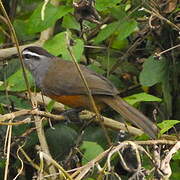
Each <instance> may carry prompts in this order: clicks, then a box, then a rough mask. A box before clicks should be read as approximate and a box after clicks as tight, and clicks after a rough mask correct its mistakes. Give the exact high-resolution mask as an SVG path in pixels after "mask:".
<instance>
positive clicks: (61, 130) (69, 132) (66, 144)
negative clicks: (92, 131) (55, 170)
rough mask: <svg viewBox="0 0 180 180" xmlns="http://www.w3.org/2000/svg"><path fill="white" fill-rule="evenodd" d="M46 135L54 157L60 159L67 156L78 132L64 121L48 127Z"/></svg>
mask: <svg viewBox="0 0 180 180" xmlns="http://www.w3.org/2000/svg"><path fill="white" fill-rule="evenodd" d="M45 135H46V139H47V142H48V145H49V148H50V151H51V153H52V155H53V158H55V159H56V160H58V161H62V160H64V158H65V157H67V155H68V154H69V152H70V150H71V148H72V147H73V146H74V145H75V143H76V140H77V132H76V131H75V130H74V129H72V128H71V127H68V126H66V125H64V124H62V122H61V123H59V124H57V125H54V126H53V128H48V129H47V131H46V132H45Z"/></svg>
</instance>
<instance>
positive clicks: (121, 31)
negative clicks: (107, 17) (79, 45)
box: [94, 19, 137, 44]
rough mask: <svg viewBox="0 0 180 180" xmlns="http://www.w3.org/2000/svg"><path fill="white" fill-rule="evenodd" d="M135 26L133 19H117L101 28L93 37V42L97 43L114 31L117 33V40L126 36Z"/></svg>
mask: <svg viewBox="0 0 180 180" xmlns="http://www.w3.org/2000/svg"><path fill="white" fill-rule="evenodd" d="M136 28H137V22H136V21H135V20H132V19H129V20H123V21H122V20H119V21H116V22H113V23H111V24H108V25H107V26H106V27H105V28H104V29H102V30H101V31H100V32H99V34H98V35H97V37H96V38H95V39H94V43H95V44H97V43H99V42H101V41H103V40H105V39H107V38H108V37H109V36H110V35H112V34H113V33H114V32H116V33H117V34H118V37H117V39H118V40H119V41H122V40H124V39H125V38H127V37H128V36H129V35H130V34H131V33H132V32H134V30H135V29H136Z"/></svg>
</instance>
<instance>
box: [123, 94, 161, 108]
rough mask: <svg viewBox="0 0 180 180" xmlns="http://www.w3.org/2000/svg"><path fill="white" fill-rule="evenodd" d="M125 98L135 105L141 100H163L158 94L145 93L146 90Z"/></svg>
mask: <svg viewBox="0 0 180 180" xmlns="http://www.w3.org/2000/svg"><path fill="white" fill-rule="evenodd" d="M124 100H126V101H127V102H128V103H129V104H131V105H134V104H136V103H139V102H149V101H150V102H151V101H154V102H161V101H162V99H160V98H158V97H156V96H153V95H150V94H147V93H144V92H143V93H138V94H133V95H131V96H128V97H125V98H124Z"/></svg>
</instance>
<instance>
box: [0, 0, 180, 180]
mask: <svg viewBox="0 0 180 180" xmlns="http://www.w3.org/2000/svg"><path fill="white" fill-rule="evenodd" d="M0 3H1V4H0V10H1V14H0V114H1V115H0V125H1V126H0V179H5V180H6V179H13V178H15V177H16V176H17V178H18V179H19V180H26V179H27V180H28V179H32V178H34V179H54V177H55V175H54V174H53V173H55V172H61V173H60V175H58V176H57V179H65V178H66V179H87V180H93V179H120V178H121V179H168V178H170V179H173V180H176V179H177V180H179V179H180V178H179V177H180V173H179V167H180V154H179V152H178V149H179V148H180V144H179V142H178V140H179V137H178V136H179V130H180V127H179V125H180V124H179V122H180V121H179V119H180V111H179V108H180V93H179V91H180V85H179V84H180V78H179V77H180V62H179V58H180V51H179V50H180V43H179V42H180V41H179V38H180V34H179V33H180V11H179V10H180V4H179V3H178V0H166V1H160V0H149V1H148V0H96V1H95V0H76V1H74V2H73V1H72V0H49V1H43V0H36V1H34V0H19V1H18V0H4V1H0ZM5 12H7V14H6V13H5ZM8 17H9V20H10V21H9V20H8ZM11 25H12V26H11ZM13 29H14V30H15V34H14V33H13ZM15 35H16V36H17V39H16V37H15ZM17 40H18V42H19V43H18V42H17ZM27 45H39V46H42V47H43V48H45V49H46V50H48V51H49V52H50V53H52V54H53V55H55V56H59V57H61V58H63V59H65V60H72V61H73V60H74V59H73V58H72V55H71V54H70V52H72V54H73V55H74V56H75V59H76V60H77V62H78V63H81V64H84V65H86V66H87V67H88V68H90V69H92V70H94V71H96V72H97V73H99V74H101V75H103V76H105V77H107V78H108V79H109V80H110V81H111V82H112V83H113V84H114V85H115V86H116V87H117V89H118V90H119V91H120V95H121V97H123V98H124V100H126V101H127V102H128V103H129V104H131V105H133V106H134V107H136V108H138V109H139V110H140V111H142V112H143V113H144V114H146V115H147V116H148V117H149V118H150V119H151V120H152V121H154V122H155V123H156V124H157V125H158V127H159V128H160V132H159V137H158V138H157V140H150V139H149V138H148V137H147V136H146V135H145V134H142V132H141V131H140V130H139V129H137V128H135V130H137V131H136V133H135V132H134V131H133V130H132V131H131V130H130V129H129V130H127V129H126V128H125V131H122V130H120V129H121V124H120V123H119V124H114V122H115V121H114V120H113V119H116V121H118V122H124V120H122V117H121V116H120V115H118V114H117V113H115V112H114V111H112V109H107V110H106V111H105V112H103V115H104V116H105V117H109V118H111V119H109V121H108V120H107V119H104V121H102V122H101V123H97V122H93V121H94V120H95V119H96V118H95V117H94V115H92V114H89V113H88V112H82V113H81V114H80V115H79V116H80V117H79V118H80V119H79V120H78V121H77V122H73V121H71V119H68V120H67V118H65V116H63V115H64V111H66V110H67V109H69V108H68V107H66V106H63V105H61V104H58V103H57V102H54V101H53V100H50V99H46V97H44V98H42V96H41V94H40V93H39V89H37V88H36V86H35V84H34V80H33V78H32V77H31V74H30V73H29V72H27V71H25V72H24V68H23V66H22V62H21V61H20V59H21V58H18V56H19V57H20V54H19V55H18V54H17V47H18V48H20V50H22V49H23V48H24V47H25V46H27ZM26 78H27V79H28V81H27V80H26ZM29 88H30V90H31V91H32V92H37V95H36V96H35V94H36V93H32V94H31V96H30V97H29ZM29 99H31V100H29ZM32 103H37V104H38V105H37V107H38V110H37V111H36V110H34V111H29V110H31V109H32ZM33 107H36V106H35V105H34V106H33ZM11 112H14V113H12V114H10V113H11ZM15 112H16V113H15ZM40 112H41V113H42V114H41V115H40ZM45 112H48V113H49V115H47V114H45ZM33 113H34V115H33ZM54 114H56V115H60V114H61V115H62V116H58V117H57V116H53V115H54ZM92 116H93V117H92ZM60 119H61V120H63V121H59V120H60ZM41 120H43V121H42V124H41V123H40V122H41ZM97 121H98V120H97ZM108 122H109V123H108ZM103 124H105V126H104V125H103ZM128 125H129V124H128ZM36 130H37V131H36ZM44 132H45V136H44ZM135 134H136V135H135ZM46 141H47V144H46ZM46 145H47V146H46ZM112 145H113V146H112ZM106 150H107V151H106ZM55 161H56V162H55ZM90 161H91V163H89V164H88V162H90ZM43 162H44V163H43ZM163 163H164V164H163ZM165 163H167V164H165ZM50 164H52V166H50ZM168 165H170V166H168ZM55 168H56V170H55ZM75 168H77V169H75ZM57 170H58V171H57ZM70 170H72V171H70ZM171 170H172V172H171ZM18 173H19V174H18ZM50 174H51V175H52V176H48V175H50ZM56 175H57V174H56Z"/></svg>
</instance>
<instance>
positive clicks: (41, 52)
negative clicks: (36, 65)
mask: <svg viewBox="0 0 180 180" xmlns="http://www.w3.org/2000/svg"><path fill="white" fill-rule="evenodd" d="M25 51H29V52H32V53H36V54H38V55H42V56H47V57H54V56H53V55H52V54H50V53H49V52H48V51H46V50H45V49H43V48H41V47H38V46H29V47H27V48H25V49H24V50H23V51H22V52H25Z"/></svg>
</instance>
